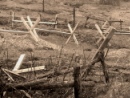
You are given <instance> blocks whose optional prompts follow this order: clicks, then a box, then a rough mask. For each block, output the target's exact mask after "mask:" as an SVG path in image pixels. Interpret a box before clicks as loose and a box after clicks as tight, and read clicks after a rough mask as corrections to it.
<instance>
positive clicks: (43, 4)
mask: <svg viewBox="0 0 130 98" xmlns="http://www.w3.org/2000/svg"><path fill="white" fill-rule="evenodd" d="M42 6H43V12H44V11H45V9H44V8H45V2H44V0H43V2H42Z"/></svg>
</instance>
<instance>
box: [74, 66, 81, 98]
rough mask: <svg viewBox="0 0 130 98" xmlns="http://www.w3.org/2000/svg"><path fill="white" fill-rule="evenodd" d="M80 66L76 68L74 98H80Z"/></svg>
mask: <svg viewBox="0 0 130 98" xmlns="http://www.w3.org/2000/svg"><path fill="white" fill-rule="evenodd" d="M79 76H80V67H75V68H74V96H75V97H74V98H80V79H79Z"/></svg>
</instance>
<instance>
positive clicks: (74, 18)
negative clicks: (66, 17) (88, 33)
mask: <svg viewBox="0 0 130 98" xmlns="http://www.w3.org/2000/svg"><path fill="white" fill-rule="evenodd" d="M73 27H75V7H74V8H73Z"/></svg>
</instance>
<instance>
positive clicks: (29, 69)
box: [13, 66, 46, 74]
mask: <svg viewBox="0 0 130 98" xmlns="http://www.w3.org/2000/svg"><path fill="white" fill-rule="evenodd" d="M45 69H46V68H45V66H38V67H32V68H25V69H20V70H15V71H13V72H14V73H17V74H20V73H27V72H32V71H39V70H45Z"/></svg>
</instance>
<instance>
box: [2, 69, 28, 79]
mask: <svg viewBox="0 0 130 98" xmlns="http://www.w3.org/2000/svg"><path fill="white" fill-rule="evenodd" d="M2 70H4V71H6V72H8V73H10V74H13V75H15V76H17V77H19V78H22V79H26V78H25V77H23V76H21V75H19V74H17V73H15V72H13V71H10V70H8V69H4V68H2Z"/></svg>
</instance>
